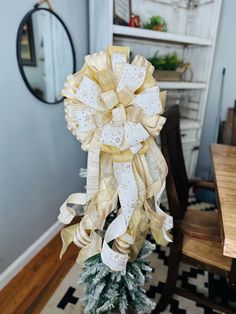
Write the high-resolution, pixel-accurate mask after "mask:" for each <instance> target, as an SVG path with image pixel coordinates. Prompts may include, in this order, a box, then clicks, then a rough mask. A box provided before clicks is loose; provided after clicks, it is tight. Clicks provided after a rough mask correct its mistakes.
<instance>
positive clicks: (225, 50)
mask: <svg viewBox="0 0 236 314" xmlns="http://www.w3.org/2000/svg"><path fill="white" fill-rule="evenodd" d="M235 34H236V1H235V0H224V1H223V8H222V12H221V19H220V24H219V33H218V40H217V44H216V52H215V59H214V63H213V71H212V79H211V84H210V90H209V97H208V102H207V109H206V116H205V121H204V127H203V133H202V141H201V146H200V155H199V160H198V167H197V175H198V176H201V177H205V178H208V177H209V175H210V173H211V156H210V151H209V145H210V144H211V143H212V142H214V141H215V128H216V126H217V125H218V121H216V119H217V110H218V103H219V97H220V86H221V77H222V69H223V68H224V67H225V68H226V75H225V83H224V92H223V103H222V106H223V108H222V115H221V118H222V120H225V117H226V111H227V108H228V107H233V105H234V100H235V99H236V57H235V56H236V37H235Z"/></svg>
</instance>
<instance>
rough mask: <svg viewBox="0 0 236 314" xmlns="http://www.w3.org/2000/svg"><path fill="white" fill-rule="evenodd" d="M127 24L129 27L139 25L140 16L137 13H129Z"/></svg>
mask: <svg viewBox="0 0 236 314" xmlns="http://www.w3.org/2000/svg"><path fill="white" fill-rule="evenodd" d="M129 26H130V27H141V23H140V17H139V16H138V15H134V14H132V15H131V18H130V20H129Z"/></svg>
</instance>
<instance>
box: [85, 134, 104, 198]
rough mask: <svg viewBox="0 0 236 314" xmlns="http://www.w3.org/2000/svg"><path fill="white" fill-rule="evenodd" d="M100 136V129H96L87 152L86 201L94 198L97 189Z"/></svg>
mask: <svg viewBox="0 0 236 314" xmlns="http://www.w3.org/2000/svg"><path fill="white" fill-rule="evenodd" d="M100 136H101V129H98V130H97V131H96V132H95V133H94V136H93V139H92V141H91V144H90V148H89V152H88V164H87V169H88V174H87V201H90V200H91V199H92V198H93V197H94V196H95V194H96V193H97V192H98V188H99V160H100V146H101V144H100Z"/></svg>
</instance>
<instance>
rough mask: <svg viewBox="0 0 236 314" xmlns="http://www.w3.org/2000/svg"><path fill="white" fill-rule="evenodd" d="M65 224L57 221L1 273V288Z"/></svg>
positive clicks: (0, 288)
mask: <svg viewBox="0 0 236 314" xmlns="http://www.w3.org/2000/svg"><path fill="white" fill-rule="evenodd" d="M62 227H63V224H62V223H60V222H59V221H57V222H56V223H54V224H53V225H52V226H51V227H50V228H49V229H48V230H47V231H46V232H44V233H43V234H42V235H41V237H40V238H39V239H38V240H37V241H35V242H34V243H33V244H32V245H31V246H30V247H29V248H28V249H27V250H26V251H25V252H24V253H23V254H21V255H20V256H19V257H18V258H17V259H16V260H15V261H14V262H13V263H12V264H11V265H10V266H9V267H8V268H7V269H6V270H5V271H4V272H3V273H2V274H0V290H2V289H3V288H4V287H5V286H6V285H7V284H8V283H9V282H10V280H11V279H12V278H13V277H15V276H16V275H17V273H18V272H20V271H21V270H22V268H23V267H24V266H25V265H26V264H27V263H28V262H29V261H30V260H31V259H32V258H33V257H34V256H35V255H36V254H37V253H38V252H39V251H40V250H41V249H42V248H43V247H44V246H45V245H47V243H48V242H49V241H50V240H51V239H52V238H53V237H54V236H55V235H56V234H57V233H58V232H59V231H60V230H61V229H62Z"/></svg>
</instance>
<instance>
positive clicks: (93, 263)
mask: <svg viewBox="0 0 236 314" xmlns="http://www.w3.org/2000/svg"><path fill="white" fill-rule="evenodd" d="M154 249H155V245H154V244H152V243H151V242H149V241H145V242H144V245H143V248H142V250H141V251H140V253H139V255H138V257H137V259H136V260H134V261H131V262H128V263H127V266H126V269H125V270H124V271H122V272H112V271H111V270H110V269H109V267H107V266H106V265H105V264H104V263H103V262H102V260H101V257H100V254H98V255H96V256H94V257H92V258H90V259H89V260H87V261H86V262H85V265H84V269H83V272H82V274H81V275H80V277H79V281H78V284H79V285H84V286H85V296H84V298H83V300H82V301H83V302H84V313H85V314H88V313H89V314H90V313H91V314H100V313H112V312H116V311H117V312H119V313H121V314H125V313H127V312H128V309H130V308H131V309H133V310H135V311H136V312H137V313H140V314H141V313H149V312H151V310H153V309H154V308H155V303H154V302H153V301H152V300H151V299H149V298H148V297H147V296H146V290H145V289H144V288H143V286H144V283H145V282H146V281H147V280H148V279H149V278H150V272H151V271H152V268H151V267H150V266H149V265H148V262H147V257H148V256H149V255H151V253H152V252H153V250H154Z"/></svg>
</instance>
